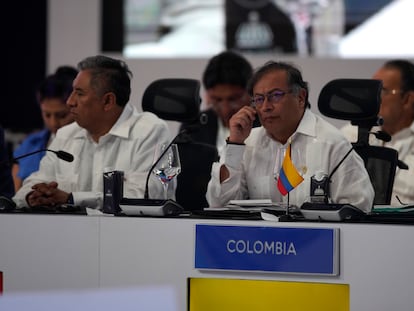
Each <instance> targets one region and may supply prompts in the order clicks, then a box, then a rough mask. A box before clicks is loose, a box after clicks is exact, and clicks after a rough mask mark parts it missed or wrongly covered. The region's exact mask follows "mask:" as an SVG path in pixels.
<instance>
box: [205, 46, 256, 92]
mask: <svg viewBox="0 0 414 311" xmlns="http://www.w3.org/2000/svg"><path fill="white" fill-rule="evenodd" d="M252 74H253V67H252V65H251V64H250V63H249V61H248V60H247V59H246V58H244V57H243V56H242V55H240V54H238V53H236V52H233V51H224V52H221V53H219V54H217V55H215V56H213V57H212V58H211V59H210V60H209V62H208V64H207V67H206V68H205V70H204V73H203V86H204V88H205V89H207V90H208V89H211V88H213V87H215V86H216V85H218V84H230V85H237V86H240V87H242V88H243V89H245V88H246V87H247V83H248V81H249V79H250V77H251V76H252Z"/></svg>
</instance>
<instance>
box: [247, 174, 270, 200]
mask: <svg viewBox="0 0 414 311" xmlns="http://www.w3.org/2000/svg"><path fill="white" fill-rule="evenodd" d="M248 180H251V181H252V182H249V184H248V185H247V187H248V189H249V191H248V192H249V197H250V199H272V195H271V193H272V192H273V191H274V189H276V187H277V186H276V181H275V179H274V177H273V176H268V175H267V176H256V177H254V178H253V179H248Z"/></svg>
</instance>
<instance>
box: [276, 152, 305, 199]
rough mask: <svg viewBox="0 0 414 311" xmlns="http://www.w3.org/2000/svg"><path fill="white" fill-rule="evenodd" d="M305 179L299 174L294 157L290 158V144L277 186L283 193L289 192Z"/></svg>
mask: <svg viewBox="0 0 414 311" xmlns="http://www.w3.org/2000/svg"><path fill="white" fill-rule="evenodd" d="M302 181H303V177H302V176H300V175H299V173H298V171H297V170H296V168H295V166H294V165H293V162H292V159H291V158H290V144H289V147H288V148H287V150H286V154H285V159H284V160H283V164H282V168H281V169H280V173H279V178H278V180H277V188H278V189H279V191H280V193H281V194H282V195H286V194H288V193H289V192H290V191H291V190H293V189H294V188H295V187H296V186H297V185H299V184H300V183H301V182H302Z"/></svg>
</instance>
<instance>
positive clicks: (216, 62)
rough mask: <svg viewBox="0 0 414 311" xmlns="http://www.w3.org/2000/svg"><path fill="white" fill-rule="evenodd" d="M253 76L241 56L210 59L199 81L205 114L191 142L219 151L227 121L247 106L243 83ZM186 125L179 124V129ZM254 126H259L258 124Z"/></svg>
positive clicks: (221, 55) (231, 54) (233, 54)
mask: <svg viewBox="0 0 414 311" xmlns="http://www.w3.org/2000/svg"><path fill="white" fill-rule="evenodd" d="M252 73H253V68H252V66H251V64H250V63H249V61H248V60H247V59H246V58H244V57H243V56H242V55H241V54H238V53H236V52H232V51H225V52H222V53H219V54H217V55H215V56H213V57H212V58H211V59H210V60H209V62H208V64H207V66H206V68H205V70H204V72H203V77H202V82H203V87H204V90H205V98H204V100H205V102H206V105H207V108H208V109H207V110H205V111H203V112H202V113H201V115H200V119H199V120H197V125H198V130H197V131H193V132H192V133H191V134H190V137H191V139H192V140H193V141H196V142H201V143H206V144H210V145H214V146H216V147H217V149H218V150H219V152H220V150H221V149H222V147H223V146H224V145H225V139H226V137H227V136H228V135H229V120H230V118H231V116H232V115H233V114H234V113H236V112H237V111H238V110H239V109H240V108H241V107H243V106H247V105H249V104H250V97H249V95H248V94H247V90H246V87H247V82H248V81H249V79H250V77H251V75H252ZM189 125H191V126H194V124H183V125H182V129H184V128H187V127H188V126H189ZM255 126H260V124H259V123H258V121H256V122H255Z"/></svg>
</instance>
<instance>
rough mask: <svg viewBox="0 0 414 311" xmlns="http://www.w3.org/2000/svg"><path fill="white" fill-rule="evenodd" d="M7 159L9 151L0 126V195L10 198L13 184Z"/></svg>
mask: <svg viewBox="0 0 414 311" xmlns="http://www.w3.org/2000/svg"><path fill="white" fill-rule="evenodd" d="M9 160H10V159H9V153H8V152H7V146H6V143H5V141H4V130H3V128H2V127H1V126H0V196H5V197H7V198H9V199H10V198H11V197H12V196H13V195H14V184H13V178H12V175H11V165H10V162H9Z"/></svg>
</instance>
